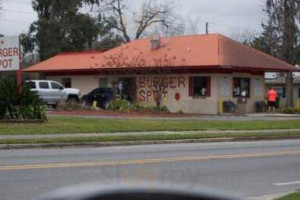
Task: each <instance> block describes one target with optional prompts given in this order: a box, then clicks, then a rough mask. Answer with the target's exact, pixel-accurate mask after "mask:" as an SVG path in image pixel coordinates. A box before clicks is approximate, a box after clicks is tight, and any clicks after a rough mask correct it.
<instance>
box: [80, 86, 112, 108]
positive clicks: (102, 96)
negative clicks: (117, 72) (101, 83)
mask: <svg viewBox="0 0 300 200" xmlns="http://www.w3.org/2000/svg"><path fill="white" fill-rule="evenodd" d="M113 95H114V92H113V90H112V89H111V88H97V89H94V90H93V91H91V92H90V93H88V94H86V95H84V96H83V97H82V102H83V103H84V104H88V105H92V104H93V102H94V101H96V102H97V106H98V107H100V108H105V105H106V104H107V102H109V101H110V100H111V99H113Z"/></svg>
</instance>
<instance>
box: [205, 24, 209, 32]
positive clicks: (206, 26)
mask: <svg viewBox="0 0 300 200" xmlns="http://www.w3.org/2000/svg"><path fill="white" fill-rule="evenodd" d="M205 25H206V26H205V27H206V28H205V30H206V31H205V33H206V34H208V33H209V31H208V26H209V24H208V22H206V24H205Z"/></svg>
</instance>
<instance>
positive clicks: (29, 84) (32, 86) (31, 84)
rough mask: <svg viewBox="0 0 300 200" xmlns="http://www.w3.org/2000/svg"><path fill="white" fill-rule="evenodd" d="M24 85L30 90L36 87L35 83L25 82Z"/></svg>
mask: <svg viewBox="0 0 300 200" xmlns="http://www.w3.org/2000/svg"><path fill="white" fill-rule="evenodd" d="M26 85H27V86H28V87H29V88H31V89H36V85H35V82H31V81H30V82H27V83H26Z"/></svg>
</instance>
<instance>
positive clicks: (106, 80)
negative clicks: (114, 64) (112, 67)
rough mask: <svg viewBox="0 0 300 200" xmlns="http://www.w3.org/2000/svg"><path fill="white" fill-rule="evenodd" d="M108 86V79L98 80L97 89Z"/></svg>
mask: <svg viewBox="0 0 300 200" xmlns="http://www.w3.org/2000/svg"><path fill="white" fill-rule="evenodd" d="M107 86H108V78H99V87H104V88H106V87H107Z"/></svg>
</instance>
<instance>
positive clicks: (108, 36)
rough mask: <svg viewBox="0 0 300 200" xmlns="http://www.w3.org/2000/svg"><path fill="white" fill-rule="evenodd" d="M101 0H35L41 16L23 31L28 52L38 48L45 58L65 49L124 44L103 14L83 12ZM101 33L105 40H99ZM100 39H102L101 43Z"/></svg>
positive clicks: (25, 50) (23, 41)
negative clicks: (93, 15)
mask: <svg viewBox="0 0 300 200" xmlns="http://www.w3.org/2000/svg"><path fill="white" fill-rule="evenodd" d="M99 3H100V0H68V1H59V0H33V1H32V5H33V9H34V10H35V11H36V12H37V14H38V20H37V21H36V22H34V23H33V24H31V26H30V28H29V31H28V33H24V34H22V40H21V44H22V47H23V50H24V52H25V53H27V52H32V51H33V50H37V51H38V52H39V54H40V58H41V60H45V59H47V58H49V57H52V56H53V55H55V54H57V53H59V52H63V51H82V50H84V49H92V48H96V47H97V45H95V43H97V44H98V45H99V44H100V45H107V46H105V47H102V46H101V48H100V47H98V48H99V49H108V48H110V46H112V47H114V46H116V45H119V44H120V42H119V41H120V37H118V36H116V35H115V34H114V33H113V32H112V31H111V29H112V28H111V27H109V26H108V25H107V23H106V22H105V21H104V19H103V18H102V17H100V16H101V15H100V14H99V15H98V16H97V17H92V16H91V15H89V14H83V13H81V9H82V7H83V5H85V4H89V5H98V6H99V5H100V4H99ZM99 35H100V36H101V39H102V38H104V41H103V43H101V42H102V41H98V38H100V37H99ZM99 42H100V43H99Z"/></svg>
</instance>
